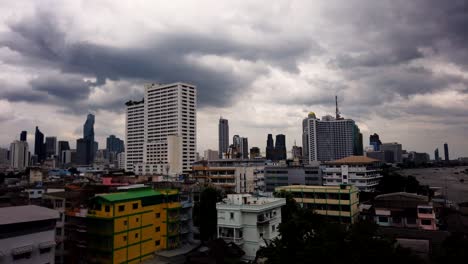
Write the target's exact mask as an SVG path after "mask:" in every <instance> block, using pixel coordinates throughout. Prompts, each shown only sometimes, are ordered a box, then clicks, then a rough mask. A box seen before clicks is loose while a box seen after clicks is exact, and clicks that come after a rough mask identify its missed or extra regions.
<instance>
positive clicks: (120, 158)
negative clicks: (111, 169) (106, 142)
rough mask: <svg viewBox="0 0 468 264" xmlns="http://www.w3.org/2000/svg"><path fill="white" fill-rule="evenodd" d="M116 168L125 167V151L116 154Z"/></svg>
mask: <svg viewBox="0 0 468 264" xmlns="http://www.w3.org/2000/svg"><path fill="white" fill-rule="evenodd" d="M117 168H119V169H125V152H120V153H119V154H117Z"/></svg>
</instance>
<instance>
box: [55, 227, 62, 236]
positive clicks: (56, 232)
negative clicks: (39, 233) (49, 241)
mask: <svg viewBox="0 0 468 264" xmlns="http://www.w3.org/2000/svg"><path fill="white" fill-rule="evenodd" d="M55 235H56V236H61V235H62V228H57V229H55Z"/></svg>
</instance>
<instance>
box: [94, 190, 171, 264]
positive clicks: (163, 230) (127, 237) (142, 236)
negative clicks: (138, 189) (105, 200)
mask: <svg viewBox="0 0 468 264" xmlns="http://www.w3.org/2000/svg"><path fill="white" fill-rule="evenodd" d="M176 193H177V191H169V194H176ZM134 204H136V208H135V209H134ZM119 206H124V210H123V211H119ZM179 207H180V203H178V202H172V203H166V204H158V205H151V206H145V207H142V205H141V201H140V200H136V201H127V202H120V203H115V204H109V209H110V212H105V204H103V205H102V207H101V210H94V212H93V214H91V217H98V218H114V219H113V221H110V222H109V223H108V224H109V225H113V228H111V229H110V230H113V231H114V236H113V239H112V242H113V248H114V253H113V254H114V255H113V258H114V261H113V262H114V263H122V262H127V261H128V260H132V259H135V260H132V261H131V262H129V263H133V262H134V263H139V262H140V259H139V258H140V256H143V255H147V254H151V253H153V252H154V251H157V250H163V249H166V248H167V243H166V241H167V236H166V235H167V223H166V220H167V209H168V208H169V209H172V210H175V211H174V212H175V214H177V213H178V210H177V209H176V208H179ZM158 215H159V217H158ZM109 227H111V226H109ZM156 227H159V232H156ZM156 241H159V245H158V246H156ZM150 258H152V255H149V256H145V257H144V258H142V260H144V259H150Z"/></svg>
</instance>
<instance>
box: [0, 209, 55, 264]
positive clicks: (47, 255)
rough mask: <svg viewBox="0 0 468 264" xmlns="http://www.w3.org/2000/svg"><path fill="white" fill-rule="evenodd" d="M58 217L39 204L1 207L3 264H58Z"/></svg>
mask: <svg viewBox="0 0 468 264" xmlns="http://www.w3.org/2000/svg"><path fill="white" fill-rule="evenodd" d="M57 218H59V213H58V212H56V211H54V210H51V209H48V208H45V207H40V206H36V205H25V206H14V207H4V208H0V263H18V264H23V263H24V264H26V263H51V264H53V263H55V262H54V261H55V221H56V219H57Z"/></svg>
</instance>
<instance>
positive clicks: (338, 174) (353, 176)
mask: <svg viewBox="0 0 468 264" xmlns="http://www.w3.org/2000/svg"><path fill="white" fill-rule="evenodd" d="M380 166H381V162H380V161H379V160H376V159H371V158H368V157H365V156H349V157H346V158H342V159H339V160H334V161H330V162H326V163H325V168H324V169H323V185H325V186H339V185H341V184H353V185H355V186H356V187H357V188H358V189H359V191H361V192H373V191H375V188H376V186H377V185H378V184H379V182H380V179H381V178H382V175H381V169H380Z"/></svg>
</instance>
